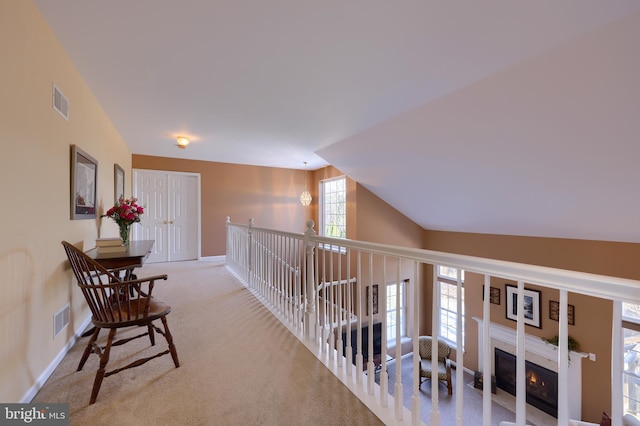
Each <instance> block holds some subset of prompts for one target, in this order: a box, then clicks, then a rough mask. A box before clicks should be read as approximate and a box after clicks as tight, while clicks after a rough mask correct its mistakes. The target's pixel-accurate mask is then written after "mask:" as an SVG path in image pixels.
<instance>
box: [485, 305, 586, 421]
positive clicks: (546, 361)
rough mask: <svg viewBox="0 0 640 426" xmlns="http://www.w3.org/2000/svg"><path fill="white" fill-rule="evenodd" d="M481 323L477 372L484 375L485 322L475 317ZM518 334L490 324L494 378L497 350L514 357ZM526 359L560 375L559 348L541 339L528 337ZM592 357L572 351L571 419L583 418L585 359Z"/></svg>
mask: <svg viewBox="0 0 640 426" xmlns="http://www.w3.org/2000/svg"><path fill="white" fill-rule="evenodd" d="M473 319H474V320H475V321H476V322H477V323H478V370H479V371H482V366H483V365H484V364H483V356H484V355H483V354H484V321H483V320H482V318H477V317H473ZM517 337H518V335H517V332H516V330H514V329H512V328H509V327H505V326H502V325H498V324H495V323H489V344H490V345H491V357H492V358H491V362H490V364H491V369H492V371H491V374H492V375H493V374H494V371H493V369H494V368H495V360H494V354H495V348H496V347H498V348H500V349H503V350H507V352H510V353H512V354H514V355H515V353H516V350H515V348H516V345H517ZM524 339H525V343H524V346H525V359H527V360H528V361H531V362H534V363H536V364H539V365H542V366H543V367H545V368H548V369H550V370H552V371H555V372H557V371H558V347H557V346H554V345H552V344H551V343H547V342H545V341H544V340H542V339H541V338H539V337H536V336H532V335H529V334H525V337H524ZM587 356H589V354H586V353H584V352H575V351H569V369H568V380H569V383H571V392H570V393H569V416H570V417H571V418H575V419H579V418H581V410H582V359H583V358H586V357H587Z"/></svg>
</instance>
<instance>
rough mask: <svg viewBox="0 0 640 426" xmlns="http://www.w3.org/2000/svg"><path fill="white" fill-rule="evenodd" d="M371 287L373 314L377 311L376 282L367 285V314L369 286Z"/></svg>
mask: <svg viewBox="0 0 640 426" xmlns="http://www.w3.org/2000/svg"><path fill="white" fill-rule="evenodd" d="M370 287H373V299H372V300H373V303H372V304H373V315H375V314H377V313H378V284H374V285H373V286H367V315H370V314H369V288H370Z"/></svg>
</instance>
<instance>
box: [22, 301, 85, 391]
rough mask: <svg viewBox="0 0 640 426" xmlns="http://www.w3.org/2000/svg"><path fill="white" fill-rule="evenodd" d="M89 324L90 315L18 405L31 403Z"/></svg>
mask: <svg viewBox="0 0 640 426" xmlns="http://www.w3.org/2000/svg"><path fill="white" fill-rule="evenodd" d="M90 323H91V315H90V314H89V315H88V316H87V319H86V320H84V322H83V323H82V324H81V325H80V327H78V329H76V331H75V332H74V333H73V336H72V337H71V338H70V339H69V341H68V342H67V344H66V345H64V347H63V348H62V349H61V350H60V352H59V353H58V355H57V356H56V357H55V358H54V359H53V361H51V363H50V364H49V365H48V366H47V368H45V370H44V371H43V372H42V374H40V377H38V379H37V380H36V382H35V383H34V384H33V386H31V388H29V390H27V392H26V393H25V394H24V396H23V397H22V398H21V399H20V403H27V402H31V400H32V399H33V398H34V397H35V396H36V394H37V393H38V391H39V390H40V389H42V386H44V384H45V383H46V381H47V380H48V379H49V377H51V375H52V374H53V372H54V371H55V370H56V368H57V367H58V365H60V363H61V362H62V360H63V359H64V357H65V355H67V353H69V350H70V349H71V347H72V346H73V345H74V344H75V343H76V341H77V340H78V338H79V337H80V335H81V334H82V332H83V330H85V329H86V328H87V326H88V325H89V324H90Z"/></svg>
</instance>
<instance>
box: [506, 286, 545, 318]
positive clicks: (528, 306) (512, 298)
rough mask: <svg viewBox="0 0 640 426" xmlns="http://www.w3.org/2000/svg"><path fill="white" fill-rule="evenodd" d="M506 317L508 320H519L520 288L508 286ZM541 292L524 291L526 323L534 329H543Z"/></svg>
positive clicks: (526, 289)
mask: <svg viewBox="0 0 640 426" xmlns="http://www.w3.org/2000/svg"><path fill="white" fill-rule="evenodd" d="M505 290H506V297H507V303H506V312H505V313H506V317H507V319H510V320H513V321H517V320H518V303H517V298H518V288H517V287H516V286H513V285H509V284H506V285H505ZM540 308H541V307H540V292H539V291H537V290H531V289H528V288H525V289H524V310H525V312H524V323H525V324H526V325H530V326H532V327H536V328H541V321H540V312H541V309H540Z"/></svg>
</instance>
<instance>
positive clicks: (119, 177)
mask: <svg viewBox="0 0 640 426" xmlns="http://www.w3.org/2000/svg"><path fill="white" fill-rule="evenodd" d="M120 197H124V169H123V168H122V167H120V166H119V165H118V164H117V163H115V164H114V165H113V200H114V203H117V202H118V200H119V199H120Z"/></svg>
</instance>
